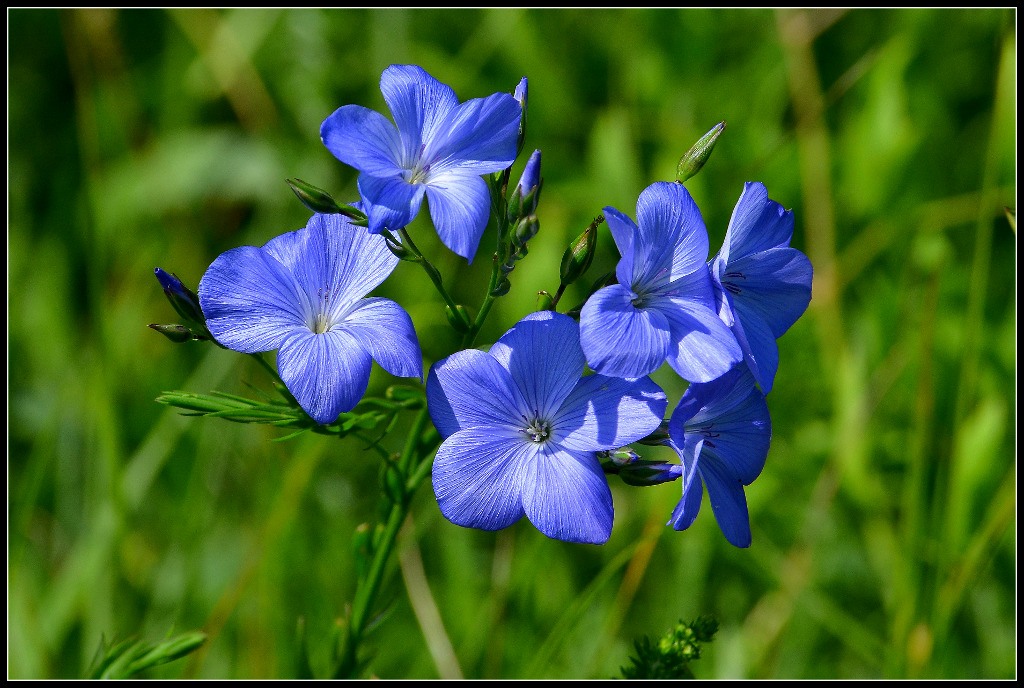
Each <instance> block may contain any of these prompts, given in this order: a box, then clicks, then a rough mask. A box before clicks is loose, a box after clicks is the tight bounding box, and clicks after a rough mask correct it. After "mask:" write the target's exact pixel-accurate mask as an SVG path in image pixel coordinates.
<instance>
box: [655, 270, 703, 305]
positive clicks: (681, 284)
mask: <svg viewBox="0 0 1024 688" xmlns="http://www.w3.org/2000/svg"><path fill="white" fill-rule="evenodd" d="M653 295H654V296H656V297H670V298H672V299H673V300H675V301H686V302H688V303H690V304H691V305H694V306H696V305H700V306H703V307H705V308H711V309H715V303H716V302H715V296H714V282H713V281H712V279H711V273H710V271H709V270H708V267H707V265H706V264H704V263H701V264H700V266H699V267H698V268H697V269H696V270H694V271H693V272H691V273H688V274H686V275H681V276H678V277H676V278H675V279H673V280H672V281H671V282H667V283H666V284H664V285H662V286H661V287H660V288H659V289H657V290H656V291H654V292H653Z"/></svg>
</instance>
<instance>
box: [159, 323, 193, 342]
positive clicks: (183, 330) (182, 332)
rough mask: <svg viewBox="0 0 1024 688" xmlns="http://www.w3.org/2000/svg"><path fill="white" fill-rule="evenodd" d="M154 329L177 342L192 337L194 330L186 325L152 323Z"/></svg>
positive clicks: (185, 340)
mask: <svg viewBox="0 0 1024 688" xmlns="http://www.w3.org/2000/svg"><path fill="white" fill-rule="evenodd" d="M150 327H152V328H153V329H154V330H156V331H157V332H159V333H160V334H162V335H163V336H165V337H167V338H168V339H170V340H171V341H172V342H174V343H175V344H181V343H182V342H187V341H188V340H190V339H192V330H190V329H188V328H187V327H185V326H184V325H150Z"/></svg>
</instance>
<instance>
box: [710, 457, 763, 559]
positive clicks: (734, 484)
mask: <svg viewBox="0 0 1024 688" xmlns="http://www.w3.org/2000/svg"><path fill="white" fill-rule="evenodd" d="M699 466H700V474H701V477H702V478H703V479H704V482H705V483H706V484H707V486H708V499H709V500H710V501H711V509H712V510H713V511H714V512H715V520H716V521H718V527H719V528H721V529H722V534H723V535H725V539H726V540H728V541H729V542H730V543H731V544H732V545H734V546H736V547H750V541H751V537H750V517H749V515H748V513H747V497H746V495H745V494H744V493H743V483H742V482H741V481H740V479H739V478H738V477H737V476H736V475H735V474H734V473H733V472H732V471H731V470H729V468H728V467H727V466H726V465H725V464H724V463H722V461H720V460H719V459H718V457H717V456H715V455H714V454H713V453H710V452H708V449H707V444H706V443H705V446H704V449H703V450H702V451H701V456H700V464H699Z"/></svg>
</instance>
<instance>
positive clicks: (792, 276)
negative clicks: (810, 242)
mask: <svg viewBox="0 0 1024 688" xmlns="http://www.w3.org/2000/svg"><path fill="white" fill-rule="evenodd" d="M811 278H812V268H811V261H809V260H808V259H807V256H805V255H804V254H803V253H801V252H800V251H798V250H796V249H795V248H775V249H769V250H768V251H763V252H760V253H755V254H753V255H749V256H744V257H742V258H738V259H735V258H734V259H733V260H731V261H730V262H729V264H728V266H727V267H726V268H725V270H724V271H723V273H722V277H721V280H722V283H723V286H725V285H728V286H729V287H731V288H730V289H729V291H730V292H731V293H732V300H733V303H740V304H742V305H743V308H744V310H753V311H756V312H757V314H758V315H759V316H760V317H761V318H762V319H763V320H764V321H765V322H766V323H767V324H768V326H769V327H770V328H771V331H772V334H773V335H774V337H775V338H776V339H778V338H779V337H781V336H782V335H783V334H785V332H786V330H788V329H789V328H790V327H791V326H792V325H793V323H795V322H796V321H797V319H799V318H800V316H801V315H803V313H804V311H805V310H807V305H808V304H809V303H810V301H811Z"/></svg>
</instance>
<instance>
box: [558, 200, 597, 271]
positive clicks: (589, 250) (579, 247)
mask: <svg viewBox="0 0 1024 688" xmlns="http://www.w3.org/2000/svg"><path fill="white" fill-rule="evenodd" d="M602 222H604V216H603V215H598V216H597V218H596V219H595V220H594V221H593V222H591V223H590V226H589V227H587V228H586V229H585V230H583V234H580V235H579V236H578V237H576V240H575V241H573V242H572V243H571V244H570V245H569V248H567V249H565V253H563V254H562V265H561V268H560V269H559V272H558V276H559V278H560V279H561V280H562V285H563V286H564V285H569V284H572V283H573V282H575V281H576V280H578V279H579V278H580V277H582V276H583V273H585V272H586V271H587V269H588V268H589V267H590V264H591V263H592V262H594V253H595V252H596V251H597V227H598V225H600V224H601V223H602Z"/></svg>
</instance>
